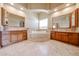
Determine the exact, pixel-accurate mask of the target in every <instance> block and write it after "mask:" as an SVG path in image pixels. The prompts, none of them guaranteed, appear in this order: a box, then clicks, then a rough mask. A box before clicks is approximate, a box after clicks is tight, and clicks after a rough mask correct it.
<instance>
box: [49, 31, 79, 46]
mask: <svg viewBox="0 0 79 59" xmlns="http://www.w3.org/2000/svg"><path fill="white" fill-rule="evenodd" d="M52 32H53V31H52ZM52 34H53V35H52ZM52 37H53V38H52ZM51 38H52V39H55V40H59V41H63V42H66V43H70V44H73V45H79V33H76V32H60V31H55V32H53V33H51Z"/></svg>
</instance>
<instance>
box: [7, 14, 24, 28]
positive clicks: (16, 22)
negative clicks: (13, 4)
mask: <svg viewBox="0 0 79 59" xmlns="http://www.w3.org/2000/svg"><path fill="white" fill-rule="evenodd" d="M7 18H8V21H6V23H8V26H16V27H24V22H25V18H24V17H22V16H18V15H14V14H11V13H7Z"/></svg>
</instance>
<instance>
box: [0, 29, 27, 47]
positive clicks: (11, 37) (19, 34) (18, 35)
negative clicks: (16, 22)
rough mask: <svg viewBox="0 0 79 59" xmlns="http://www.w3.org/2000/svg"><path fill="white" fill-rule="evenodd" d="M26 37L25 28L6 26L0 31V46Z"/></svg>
mask: <svg viewBox="0 0 79 59" xmlns="http://www.w3.org/2000/svg"><path fill="white" fill-rule="evenodd" d="M26 39H27V29H24V28H14V29H13V28H11V29H10V28H8V29H6V30H1V31H0V46H1V47H3V46H7V45H10V44H13V43H16V42H19V41H23V40H26Z"/></svg>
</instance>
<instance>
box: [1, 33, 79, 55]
mask: <svg viewBox="0 0 79 59" xmlns="http://www.w3.org/2000/svg"><path fill="white" fill-rule="evenodd" d="M39 34H40V33H38V34H36V33H33V34H31V37H29V39H28V40H25V41H22V42H19V43H16V44H13V45H10V46H7V47H4V48H1V49H0V55H3V56H79V47H76V46H73V45H70V44H66V43H63V42H60V41H55V40H50V39H49V37H48V36H49V34H45V36H44V33H41V34H40V35H39Z"/></svg>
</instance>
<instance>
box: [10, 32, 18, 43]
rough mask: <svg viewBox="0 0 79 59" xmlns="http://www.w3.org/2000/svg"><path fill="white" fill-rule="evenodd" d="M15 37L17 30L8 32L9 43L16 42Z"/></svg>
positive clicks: (16, 37)
mask: <svg viewBox="0 0 79 59" xmlns="http://www.w3.org/2000/svg"><path fill="white" fill-rule="evenodd" d="M17 39H18V36H17V32H16V31H13V32H10V42H11V43H14V42H17V41H18V40H17Z"/></svg>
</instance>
